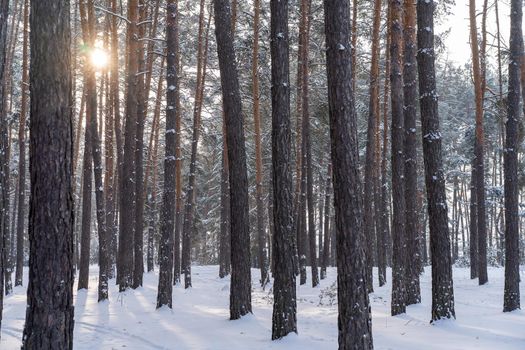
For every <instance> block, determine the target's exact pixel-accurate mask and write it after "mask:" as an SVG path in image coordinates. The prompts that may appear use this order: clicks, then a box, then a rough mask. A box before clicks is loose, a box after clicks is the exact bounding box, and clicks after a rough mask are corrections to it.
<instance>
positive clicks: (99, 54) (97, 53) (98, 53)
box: [89, 48, 109, 69]
mask: <svg viewBox="0 0 525 350" xmlns="http://www.w3.org/2000/svg"><path fill="white" fill-rule="evenodd" d="M89 59H90V61H91V64H92V65H93V67H95V68H96V69H103V68H106V67H107V66H108V64H109V56H108V54H107V52H106V51H104V50H101V49H98V48H95V49H93V51H91V53H90V55H89Z"/></svg>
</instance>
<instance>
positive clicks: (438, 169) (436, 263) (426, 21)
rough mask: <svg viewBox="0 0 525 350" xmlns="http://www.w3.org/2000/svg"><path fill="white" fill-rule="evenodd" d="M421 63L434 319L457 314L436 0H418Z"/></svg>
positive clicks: (421, 101)
mask: <svg viewBox="0 0 525 350" xmlns="http://www.w3.org/2000/svg"><path fill="white" fill-rule="evenodd" d="M417 27H418V31H417V45H418V55H417V66H418V73H419V100H420V107H421V130H422V134H423V156H424V162H425V183H426V187H427V203H428V217H429V227H430V251H431V259H432V321H437V320H439V319H444V318H453V317H455V311H454V288H453V281H452V263H451V256H450V235H449V227H448V215H447V205H446V203H447V197H446V190H445V174H444V171H443V158H442V146H441V131H440V127H439V115H438V96H437V92H436V71H435V66H434V61H435V55H434V1H433V0H418V2H417Z"/></svg>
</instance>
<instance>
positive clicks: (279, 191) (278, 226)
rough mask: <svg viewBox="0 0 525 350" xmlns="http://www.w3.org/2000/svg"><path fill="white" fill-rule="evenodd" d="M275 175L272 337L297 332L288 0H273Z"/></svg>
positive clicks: (273, 143) (273, 156) (273, 141)
mask: <svg viewBox="0 0 525 350" xmlns="http://www.w3.org/2000/svg"><path fill="white" fill-rule="evenodd" d="M270 9H271V41H270V44H271V57H272V168H273V171H272V176H273V195H274V207H273V217H274V223H275V225H274V227H275V235H274V237H273V260H274V265H273V266H274V285H273V297H274V299H273V300H274V304H273V318H272V339H274V340H275V339H280V338H283V337H285V336H286V335H288V334H289V333H292V332H295V333H297V301H296V282H295V269H294V253H293V250H294V234H295V233H294V231H293V223H292V220H293V183H292V159H291V155H292V154H291V153H292V135H291V121H290V119H291V118H290V67H289V64H290V63H289V36H288V1H279V0H272V1H271V3H270Z"/></svg>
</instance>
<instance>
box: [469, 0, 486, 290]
mask: <svg viewBox="0 0 525 350" xmlns="http://www.w3.org/2000/svg"><path fill="white" fill-rule="evenodd" d="M469 17H470V46H471V49H472V70H473V77H474V91H475V95H476V142H475V145H474V163H473V164H474V167H475V169H476V170H475V175H476V177H475V181H474V184H475V187H476V211H477V215H476V216H477V235H476V236H477V241H478V249H477V250H478V278H479V284H480V285H483V284H485V283H487V282H488V275H487V227H486V210H485V161H484V148H485V132H484V128H483V113H484V112H483V78H482V71H481V66H480V54H479V44H478V30H477V25H476V0H469Z"/></svg>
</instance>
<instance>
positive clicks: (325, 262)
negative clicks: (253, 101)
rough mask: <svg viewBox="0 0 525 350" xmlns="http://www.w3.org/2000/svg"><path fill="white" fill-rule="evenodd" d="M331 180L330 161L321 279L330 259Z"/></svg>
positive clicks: (325, 202) (330, 165)
mask: <svg viewBox="0 0 525 350" xmlns="http://www.w3.org/2000/svg"><path fill="white" fill-rule="evenodd" d="M331 182H332V163H329V165H328V173H327V175H326V186H325V199H324V216H325V218H324V243H323V257H322V260H321V279H325V278H326V267H327V266H328V263H329V260H330V244H335V242H333V241H332V242H330V236H331V234H330V204H331V202H332V198H331V196H330V189H331V188H330V184H331Z"/></svg>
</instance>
